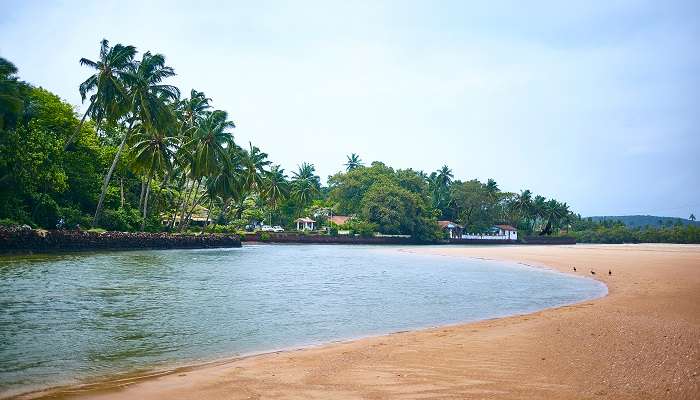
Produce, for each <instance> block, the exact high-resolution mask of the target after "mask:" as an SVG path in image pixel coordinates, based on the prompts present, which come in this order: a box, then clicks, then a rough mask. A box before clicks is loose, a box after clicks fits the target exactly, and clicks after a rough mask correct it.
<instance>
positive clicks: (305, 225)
mask: <svg viewBox="0 0 700 400" xmlns="http://www.w3.org/2000/svg"><path fill="white" fill-rule="evenodd" d="M294 222H296V223H297V230H298V231H313V230H314V227H315V224H316V221H314V220H313V219H311V218H297V220H296V221H294Z"/></svg>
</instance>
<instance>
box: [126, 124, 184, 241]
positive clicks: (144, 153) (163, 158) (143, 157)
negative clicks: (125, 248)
mask: <svg viewBox="0 0 700 400" xmlns="http://www.w3.org/2000/svg"><path fill="white" fill-rule="evenodd" d="M167 132H168V130H167V129H162V130H159V129H145V126H144V125H141V126H139V127H138V130H137V133H136V134H134V137H133V140H134V145H133V146H132V152H133V164H134V166H135V167H136V169H137V170H139V171H140V172H141V173H142V174H144V175H145V177H146V193H145V197H144V200H143V219H142V221H141V230H143V229H144V227H145V224H146V216H147V215H148V197H149V193H150V187H151V179H152V178H153V177H154V175H158V174H164V173H166V172H167V171H170V170H171V169H172V167H173V164H172V161H173V158H174V155H175V148H176V147H177V138H176V137H175V136H171V135H169V134H168V133H167Z"/></svg>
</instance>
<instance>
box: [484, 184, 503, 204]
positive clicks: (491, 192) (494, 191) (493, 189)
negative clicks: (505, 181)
mask: <svg viewBox="0 0 700 400" xmlns="http://www.w3.org/2000/svg"><path fill="white" fill-rule="evenodd" d="M484 188H485V189H486V194H487V196H488V197H489V199H490V200H491V201H496V199H497V198H498V192H499V191H500V189H499V188H498V183H496V181H495V180H493V179H491V178H489V180H488V181H487V182H486V186H485V187H484Z"/></svg>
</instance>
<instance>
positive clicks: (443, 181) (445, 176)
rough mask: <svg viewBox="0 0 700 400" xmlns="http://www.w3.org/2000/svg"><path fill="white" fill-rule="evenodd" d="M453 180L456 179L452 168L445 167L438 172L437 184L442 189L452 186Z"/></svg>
mask: <svg viewBox="0 0 700 400" xmlns="http://www.w3.org/2000/svg"><path fill="white" fill-rule="evenodd" d="M452 178H454V175H453V174H452V170H451V169H450V167H448V166H447V165H443V166H442V168H440V169H439V170H438V171H437V183H438V185H439V186H440V187H442V188H446V187H448V186H450V183H452Z"/></svg>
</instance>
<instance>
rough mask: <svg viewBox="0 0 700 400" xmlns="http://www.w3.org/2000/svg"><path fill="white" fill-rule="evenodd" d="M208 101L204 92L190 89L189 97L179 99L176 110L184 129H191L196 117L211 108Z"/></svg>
mask: <svg viewBox="0 0 700 400" xmlns="http://www.w3.org/2000/svg"><path fill="white" fill-rule="evenodd" d="M210 101H211V99H210V98H208V97H207V96H205V95H204V92H198V91H196V90H194V89H192V90H191V91H190V97H189V98H187V99H183V100H181V101H180V103H179V105H178V110H177V111H178V115H179V117H180V121H181V123H182V125H183V126H184V127H185V128H186V129H193V128H194V126H195V122H196V121H197V119H198V118H200V116H202V115H203V114H204V112H205V111H207V110H209V109H210V108H211V106H210V105H209V102H210Z"/></svg>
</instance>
